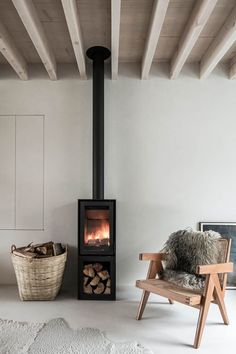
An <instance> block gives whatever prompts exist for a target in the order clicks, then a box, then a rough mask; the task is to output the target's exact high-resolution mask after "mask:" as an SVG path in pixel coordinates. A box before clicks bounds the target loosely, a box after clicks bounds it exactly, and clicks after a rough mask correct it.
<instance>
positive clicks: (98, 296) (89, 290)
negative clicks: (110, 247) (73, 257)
mask: <svg viewBox="0 0 236 354" xmlns="http://www.w3.org/2000/svg"><path fill="white" fill-rule="evenodd" d="M114 265H115V263H114V256H105V257H103V256H85V257H81V258H80V260H79V273H80V274H79V279H80V283H79V299H82V300H115V269H114Z"/></svg>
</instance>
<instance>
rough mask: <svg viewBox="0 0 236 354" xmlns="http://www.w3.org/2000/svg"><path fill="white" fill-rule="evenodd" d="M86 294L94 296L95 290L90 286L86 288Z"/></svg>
mask: <svg viewBox="0 0 236 354" xmlns="http://www.w3.org/2000/svg"><path fill="white" fill-rule="evenodd" d="M84 293H85V294H92V293H93V289H92V287H91V285H90V284H88V285H87V286H84Z"/></svg>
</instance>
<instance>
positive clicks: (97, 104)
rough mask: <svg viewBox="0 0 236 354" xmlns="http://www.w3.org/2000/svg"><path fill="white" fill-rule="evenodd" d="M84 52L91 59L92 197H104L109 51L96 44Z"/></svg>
mask: <svg viewBox="0 0 236 354" xmlns="http://www.w3.org/2000/svg"><path fill="white" fill-rule="evenodd" d="M86 54H87V57H88V58H89V59H92V60H93V199H104V61H105V60H106V59H108V58H109V57H110V55H111V52H110V50H109V49H107V48H105V47H100V46H96V47H91V48H89V49H88V50H87V52H86Z"/></svg>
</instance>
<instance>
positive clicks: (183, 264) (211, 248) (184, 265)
mask: <svg viewBox="0 0 236 354" xmlns="http://www.w3.org/2000/svg"><path fill="white" fill-rule="evenodd" d="M219 238H221V235H220V234H219V233H217V232H214V231H205V232H200V231H193V230H179V231H177V232H174V233H173V234H171V235H170V236H169V239H168V240H167V242H166V243H165V246H164V248H163V250H162V252H165V253H167V258H166V261H165V263H164V270H163V272H162V273H161V274H160V275H159V276H160V278H161V279H164V280H167V281H169V282H172V283H174V284H176V285H179V286H183V287H185V288H189V289H197V290H201V289H203V288H204V285H205V278H204V277H203V276H198V275H196V269H197V266H198V265H203V264H213V263H219V262H221V261H222V250H221V247H220V246H219V242H218V240H219Z"/></svg>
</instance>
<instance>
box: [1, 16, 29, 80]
mask: <svg viewBox="0 0 236 354" xmlns="http://www.w3.org/2000/svg"><path fill="white" fill-rule="evenodd" d="M0 52H1V53H2V55H3V56H4V57H5V59H6V60H7V61H8V63H9V64H10V65H11V66H12V67H13V69H14V70H15V72H16V73H17V75H18V76H19V77H20V78H21V80H28V70H27V63H26V61H25V59H24V58H23V56H22V55H21V53H20V52H19V50H18V49H17V48H16V46H15V43H14V42H13V39H12V37H11V36H10V34H9V33H8V31H7V29H6V28H5V26H4V25H3V24H2V23H1V22H0Z"/></svg>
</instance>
